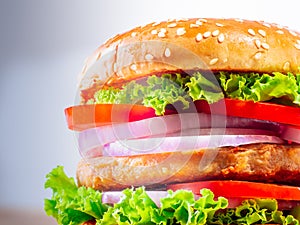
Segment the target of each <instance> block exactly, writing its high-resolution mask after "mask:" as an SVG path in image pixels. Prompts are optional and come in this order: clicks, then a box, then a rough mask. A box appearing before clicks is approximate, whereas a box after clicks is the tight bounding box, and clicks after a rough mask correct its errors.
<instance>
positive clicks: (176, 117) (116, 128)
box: [78, 113, 279, 156]
mask: <svg viewBox="0 0 300 225" xmlns="http://www.w3.org/2000/svg"><path fill="white" fill-rule="evenodd" d="M229 127H231V128H239V127H246V128H256V129H267V130H273V131H277V130H278V129H279V125H278V124H276V123H272V122H266V121H259V120H253V119H245V118H239V117H226V116H222V115H210V114H205V113H183V114H173V115H167V116H161V117H154V118H149V119H144V120H140V121H135V122H129V123H120V124H112V125H107V126H101V127H96V128H91V129H88V130H84V131H82V132H80V133H79V136H78V143H79V149H80V152H81V153H82V154H83V156H88V155H89V154H90V153H89V151H90V150H92V149H94V150H93V151H94V153H92V155H95V153H96V152H95V148H97V150H96V151H97V153H96V154H97V155H101V154H102V153H101V151H102V147H103V146H105V145H107V144H109V143H112V142H115V141H120V140H130V139H137V138H146V137H154V136H169V135H170V134H172V133H176V132H177V133H178V135H179V136H182V135H183V133H184V131H186V130H190V129H196V130H198V131H199V135H201V130H202V129H205V128H222V129H223V132H225V130H226V129H227V128H229ZM211 130H212V131H211V134H214V129H211ZM176 135H177V134H176Z"/></svg>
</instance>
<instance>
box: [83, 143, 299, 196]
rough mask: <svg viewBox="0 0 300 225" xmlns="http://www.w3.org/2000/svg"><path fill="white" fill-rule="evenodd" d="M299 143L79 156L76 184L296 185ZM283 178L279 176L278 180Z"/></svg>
mask: <svg viewBox="0 0 300 225" xmlns="http://www.w3.org/2000/svg"><path fill="white" fill-rule="evenodd" d="M299 155H300V147H299V145H294V146H293V145H289V146H284V145H275V144H254V145H245V146H239V147H223V148H220V149H209V150H207V151H205V150H197V151H191V152H173V153H170V152H169V153H161V154H152V155H140V156H128V157H99V158H92V159H83V160H82V161H81V162H79V164H78V168H77V180H78V184H79V185H83V186H87V187H92V188H93V189H97V190H102V191H113V190H122V189H124V188H127V187H131V186H146V187H149V188H161V187H164V185H165V184H170V183H184V182H193V181H199V180H214V179H217V180H224V179H225V180H231V179H232V180H247V181H260V182H271V183H272V182H275V183H276V182H278V183H286V184H292V185H300V158H299ZM283 177H284V179H283Z"/></svg>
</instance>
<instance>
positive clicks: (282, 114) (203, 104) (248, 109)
mask: <svg viewBox="0 0 300 225" xmlns="http://www.w3.org/2000/svg"><path fill="white" fill-rule="evenodd" d="M224 103H225V104H224ZM195 106H196V108H197V110H198V111H199V112H205V113H214V114H221V115H225V114H226V115H227V116H237V117H244V118H250V119H258V120H268V121H273V122H278V123H283V124H290V125H295V126H300V107H292V106H285V105H278V104H274V103H268V102H253V101H242V100H237V99H224V101H223V100H221V101H219V102H216V103H213V104H208V103H207V101H203V100H200V101H195ZM224 106H225V107H226V108H225V109H224Z"/></svg>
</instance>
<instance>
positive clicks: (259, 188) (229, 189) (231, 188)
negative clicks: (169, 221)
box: [167, 180, 300, 201]
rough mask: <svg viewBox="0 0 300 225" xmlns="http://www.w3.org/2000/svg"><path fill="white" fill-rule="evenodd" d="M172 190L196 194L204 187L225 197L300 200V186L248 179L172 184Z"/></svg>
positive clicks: (169, 187) (169, 186)
mask: <svg viewBox="0 0 300 225" xmlns="http://www.w3.org/2000/svg"><path fill="white" fill-rule="evenodd" d="M167 188H168V189H171V190H174V191H175V190H179V189H186V190H191V191H193V193H195V194H196V195H199V194H200V192H199V191H200V190H201V189H202V188H208V189H210V190H211V191H212V192H213V193H214V194H215V196H216V197H219V196H223V197H225V198H273V199H277V200H296V201H299V200H300V188H299V187H294V186H287V185H276V184H265V183H257V182H247V181H231V180H228V181H226V180H225V181H200V182H193V183H182V184H171V185H168V186H167Z"/></svg>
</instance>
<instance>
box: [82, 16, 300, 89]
mask: <svg viewBox="0 0 300 225" xmlns="http://www.w3.org/2000/svg"><path fill="white" fill-rule="evenodd" d="M299 66H300V33H298V32H295V31H292V30H289V29H287V28H286V27H282V26H279V25H277V24H272V23H265V22H262V21H249V20H240V19H212V18H210V19H203V18H202V19H198V18H193V19H180V20H169V21H166V22H160V23H151V24H148V25H145V26H141V27H137V28H134V29H132V30H130V31H128V32H126V33H123V34H120V35H117V36H115V37H114V38H111V39H110V40H108V41H107V42H106V43H105V44H103V45H102V46H100V47H99V48H98V49H97V50H96V51H95V52H94V53H93V54H92V55H91V56H90V57H89V58H88V59H87V61H86V64H85V66H84V68H83V70H82V74H81V75H82V77H81V81H80V87H79V88H80V89H81V90H83V89H87V88H89V87H91V86H92V85H93V84H95V83H98V84H99V83H102V84H104V83H106V84H107V85H112V86H113V85H114V83H117V82H123V81H124V80H125V81H126V80H131V79H135V78H138V77H143V76H147V75H149V74H153V73H157V72H163V71H178V70H195V69H202V70H203V69H204V70H212V71H221V70H222V71H224V70H225V71H253V72H264V73H271V72H274V71H278V72H293V73H296V72H299V68H298V67H299Z"/></svg>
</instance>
